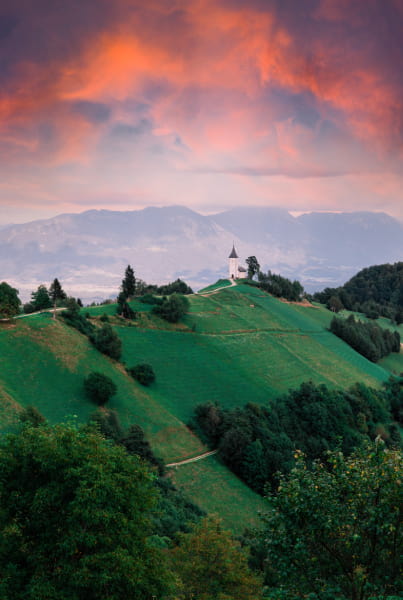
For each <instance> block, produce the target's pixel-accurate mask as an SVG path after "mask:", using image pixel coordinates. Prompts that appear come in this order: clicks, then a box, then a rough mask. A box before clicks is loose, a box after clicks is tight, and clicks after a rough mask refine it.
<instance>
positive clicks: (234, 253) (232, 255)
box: [228, 245, 239, 258]
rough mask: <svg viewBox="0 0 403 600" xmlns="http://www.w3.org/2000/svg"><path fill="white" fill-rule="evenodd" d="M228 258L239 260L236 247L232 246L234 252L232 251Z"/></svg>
mask: <svg viewBox="0 0 403 600" xmlns="http://www.w3.org/2000/svg"><path fill="white" fill-rule="evenodd" d="M228 258H239V256H238V254H237V253H236V251H235V246H234V245H233V246H232V251H231V254H230V255H229V257H228Z"/></svg>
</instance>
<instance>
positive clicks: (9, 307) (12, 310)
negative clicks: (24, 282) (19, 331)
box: [0, 281, 21, 319]
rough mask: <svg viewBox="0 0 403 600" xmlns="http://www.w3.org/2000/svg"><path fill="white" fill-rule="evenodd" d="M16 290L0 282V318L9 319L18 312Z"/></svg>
mask: <svg viewBox="0 0 403 600" xmlns="http://www.w3.org/2000/svg"><path fill="white" fill-rule="evenodd" d="M20 305H21V301H20V299H19V298H18V290H16V289H15V288H13V287H11V286H10V285H8V283H6V282H5V281H3V282H2V283H0V319H11V317H14V315H17V314H18V313H19V312H20Z"/></svg>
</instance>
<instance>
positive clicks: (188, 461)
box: [165, 450, 218, 467]
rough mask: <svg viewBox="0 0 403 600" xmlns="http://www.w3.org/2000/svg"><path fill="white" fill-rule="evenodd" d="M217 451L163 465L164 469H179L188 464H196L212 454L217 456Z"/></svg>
mask: <svg viewBox="0 0 403 600" xmlns="http://www.w3.org/2000/svg"><path fill="white" fill-rule="evenodd" d="M217 452H218V450H211V451H210V452H205V453H204V454H199V456H194V457H193V458H187V459H186V460H180V461H179V462H174V463H169V465H165V466H166V467H180V466H181V465H187V464H188V463H192V462H196V461H197V460H203V458H207V457H208V456H213V454H217Z"/></svg>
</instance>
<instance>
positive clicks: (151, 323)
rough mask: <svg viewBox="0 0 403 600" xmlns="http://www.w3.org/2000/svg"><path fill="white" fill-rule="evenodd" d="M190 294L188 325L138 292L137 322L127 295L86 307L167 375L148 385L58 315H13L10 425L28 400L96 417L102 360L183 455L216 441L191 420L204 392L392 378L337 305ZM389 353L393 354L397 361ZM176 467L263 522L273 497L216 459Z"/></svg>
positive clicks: (6, 393) (81, 417)
mask: <svg viewBox="0 0 403 600" xmlns="http://www.w3.org/2000/svg"><path fill="white" fill-rule="evenodd" d="M189 302H190V311H189V313H188V314H187V315H186V317H185V318H184V319H183V321H182V322H181V323H180V324H178V325H175V324H168V323H166V322H165V321H162V320H161V319H160V318H158V317H156V316H154V315H152V313H151V312H150V308H151V307H150V306H149V305H145V304H141V303H140V302H138V301H135V302H133V303H131V304H132V306H133V308H134V309H135V310H137V311H139V315H138V319H137V320H136V321H134V322H132V323H130V324H127V323H125V322H124V321H123V320H119V319H117V318H116V317H114V316H113V315H114V314H115V311H116V305H107V306H100V307H93V308H84V309H83V312H84V313H86V312H89V313H90V315H91V316H92V317H94V318H95V319H96V318H98V317H99V316H100V315H102V314H104V313H106V314H108V315H109V317H110V319H111V323H112V324H113V326H114V327H115V329H116V331H117V333H118V334H119V336H120V338H121V339H122V342H123V356H122V361H123V362H124V363H125V365H126V366H128V367H130V366H133V365H135V364H137V363H139V362H148V363H150V364H151V365H152V366H153V368H154V370H155V373H156V381H155V383H154V384H152V385H151V386H150V387H149V388H144V387H142V386H140V385H139V384H137V383H136V382H135V381H134V380H133V379H132V378H131V377H129V376H128V375H127V374H126V371H125V369H124V366H123V365H122V364H120V363H116V362H114V361H112V360H110V359H109V358H107V357H105V356H104V355H102V354H100V353H99V352H98V351H97V350H95V348H94V347H93V346H92V345H91V344H90V343H89V341H88V340H87V338H86V337H85V336H82V335H81V334H79V333H78V332H77V331H76V330H74V329H71V328H69V327H68V326H67V325H66V324H65V323H64V322H63V321H62V320H57V321H56V322H55V321H53V320H52V319H51V315H46V314H43V315H37V316H31V317H28V318H25V319H20V320H18V321H17V322H16V324H15V325H12V326H9V325H4V324H2V325H1V326H0V427H2V429H3V430H5V429H8V428H10V427H11V426H12V423H13V419H14V418H15V414H16V412H18V410H20V408H21V407H24V406H27V405H28V404H32V405H35V406H36V407H37V408H38V409H39V410H40V411H41V412H42V413H43V414H44V415H45V417H46V418H47V419H48V420H49V421H50V422H57V421H62V420H66V419H70V418H73V419H76V420H77V421H79V422H85V421H87V419H88V417H89V415H90V413H91V412H92V411H93V410H94V409H95V407H94V405H92V404H91V403H90V402H89V401H88V400H87V399H86V397H85V395H84V391H83V380H84V377H85V376H86V375H88V374H89V373H90V372H91V371H101V372H103V373H105V374H106V375H108V376H109V377H111V378H112V379H113V380H114V381H115V383H116V385H117V387H118V392H117V394H116V396H115V397H114V398H113V399H112V401H111V402H110V408H112V409H115V410H116V411H117V412H118V413H119V416H120V419H121V422H122V424H123V425H125V426H126V425H129V424H131V423H138V424H140V425H141V426H142V427H143V428H144V430H145V431H146V434H147V435H148V437H149V439H150V441H151V442H152V445H153V447H154V449H155V451H156V453H157V454H158V455H159V456H161V457H162V458H164V459H165V460H166V461H167V462H174V461H177V460H181V459H185V458H188V457H190V456H196V455H197V454H199V453H202V452H203V451H205V450H206V448H205V447H204V446H203V444H201V442H200V441H199V440H198V438H197V437H196V436H195V435H194V434H193V433H192V432H191V431H190V430H189V429H188V428H187V427H186V424H187V423H188V421H189V420H190V418H191V417H192V414H193V411H194V408H195V406H196V405H197V404H199V403H202V402H208V401H212V402H215V401H217V402H220V403H221V404H222V405H223V406H225V407H233V406H242V405H244V404H245V403H247V402H258V403H263V404H267V403H269V402H275V400H276V397H278V396H279V395H280V394H282V393H283V392H286V391H287V390H288V389H289V388H295V387H297V386H298V385H299V384H300V383H302V382H303V381H306V380H308V379H311V380H313V381H314V382H317V383H326V384H328V385H329V386H332V387H335V386H342V387H347V386H349V385H350V384H353V383H354V382H356V381H363V382H365V383H366V384H368V385H373V386H377V385H380V384H381V382H382V381H384V380H386V379H387V377H388V371H387V370H385V369H384V368H382V366H379V365H374V364H373V363H371V362H369V361H367V360H366V359H365V358H363V357H362V356H360V355H359V354H357V353H356V352H354V351H353V350H352V349H351V348H350V347H349V346H348V345H347V344H345V343H344V342H342V341H341V340H339V339H338V338H337V337H335V336H334V335H333V334H331V333H330V332H329V331H328V330H327V327H328V326H329V323H330V320H331V317H332V315H331V313H329V311H327V310H326V309H324V308H323V307H312V306H301V305H295V304H288V303H285V302H281V301H280V300H277V299H275V298H273V297H271V296H269V295H268V294H266V293H264V292H262V291H261V290H259V289H257V288H253V287H249V286H246V285H238V286H236V287H227V288H225V289H222V290H220V291H215V292H214V293H210V294H206V295H203V294H197V295H191V296H190V297H189ZM94 322H96V321H94ZM388 360H389V359H385V362H384V364H385V367H386V368H387V369H390V368H392V367H391V366H390V365H389V364H387V363H386V361H388ZM392 360H394V361H395V362H396V361H398V360H400V357H396V358H395V359H393V358H390V361H392ZM395 367H396V368H398V367H397V366H396V365H395ZM395 367H394V368H395ZM401 370H403V368H402V369H401ZM174 477H175V480H176V481H177V483H178V484H179V485H180V486H181V487H183V488H184V489H185V490H186V491H187V492H188V493H189V495H190V497H192V498H193V499H194V500H195V501H196V502H198V503H199V504H200V506H201V507H202V508H204V509H205V510H207V511H216V512H219V513H220V514H221V515H222V516H223V517H224V518H225V521H226V524H227V525H228V526H229V527H231V528H233V529H234V530H236V529H237V528H239V529H242V528H243V526H244V524H246V523H248V522H251V521H254V519H255V518H256V515H257V512H258V511H259V510H261V509H262V500H261V499H260V498H259V497H258V496H256V494H254V493H253V492H251V491H250V490H249V489H248V488H247V487H246V486H244V484H242V483H241V482H240V481H239V480H238V479H237V478H236V477H235V476H234V475H233V474H232V473H230V472H229V471H228V470H227V469H226V468H225V467H224V466H223V465H222V464H221V463H220V462H219V461H218V460H217V459H216V458H209V459H206V460H205V461H199V462H197V463H192V464H191V465H186V466H183V467H179V468H178V469H177V470H176V471H175V474H174Z"/></svg>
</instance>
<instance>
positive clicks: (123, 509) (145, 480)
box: [0, 425, 170, 600]
mask: <svg viewBox="0 0 403 600" xmlns="http://www.w3.org/2000/svg"><path fill="white" fill-rule="evenodd" d="M155 502H156V497H155V487H154V484H153V479H152V477H151V475H150V474H149V472H148V471H147V468H146V466H145V464H143V463H142V462H141V461H139V460H138V459H137V457H135V456H129V455H128V454H127V453H126V451H125V450H124V449H123V448H121V447H118V446H114V445H111V444H110V443H108V442H106V441H105V440H103V438H101V437H100V436H99V435H98V434H95V433H93V432H91V431H88V428H87V429H84V428H83V429H79V430H75V429H73V428H71V427H69V426H66V425H58V426H56V427H54V428H53V427H48V426H39V427H35V428H32V427H26V428H24V429H23V430H22V431H21V433H20V434H18V435H9V436H7V437H3V438H2V439H1V441H0V507H1V510H0V573H1V578H0V597H1V598H2V600H38V599H40V600H45V599H49V600H50V599H52V600H83V599H84V598H85V599H89V600H98V599H101V598H105V599H106V598H108V600H123V599H126V598H131V599H133V600H149V599H150V598H152V596H153V595H155V596H156V597H157V598H161V597H164V596H165V594H167V595H168V592H169V591H170V584H169V583H168V581H169V577H168V575H167V572H166V571H165V568H164V560H163V557H162V556H161V555H160V553H159V551H158V550H157V549H155V548H152V547H151V546H150V545H149V544H148V543H147V537H148V536H149V535H150V534H151V524H150V518H151V515H152V510H153V506H154V504H155Z"/></svg>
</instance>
